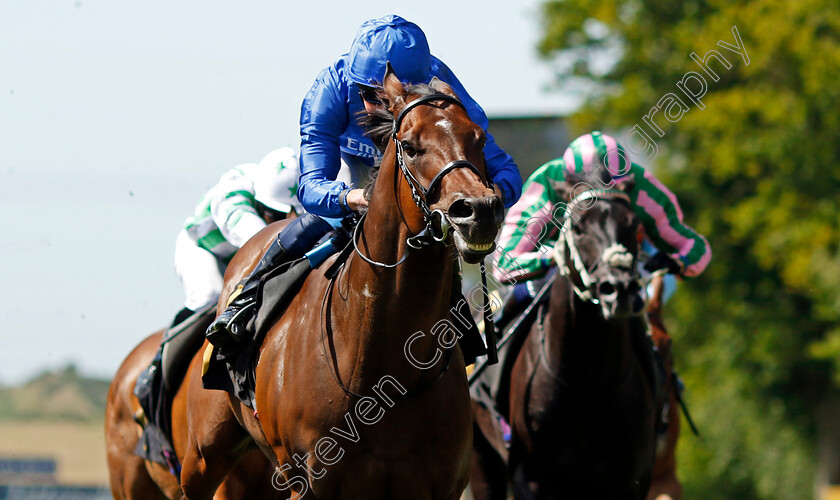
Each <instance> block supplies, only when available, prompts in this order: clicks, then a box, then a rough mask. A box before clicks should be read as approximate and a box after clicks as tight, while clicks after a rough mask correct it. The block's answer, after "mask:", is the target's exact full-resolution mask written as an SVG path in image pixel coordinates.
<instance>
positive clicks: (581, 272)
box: [553, 189, 630, 304]
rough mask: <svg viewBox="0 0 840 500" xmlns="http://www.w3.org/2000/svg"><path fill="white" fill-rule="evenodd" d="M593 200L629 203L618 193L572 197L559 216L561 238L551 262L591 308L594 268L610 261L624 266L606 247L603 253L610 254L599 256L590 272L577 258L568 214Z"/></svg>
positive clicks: (598, 191) (596, 192)
mask: <svg viewBox="0 0 840 500" xmlns="http://www.w3.org/2000/svg"><path fill="white" fill-rule="evenodd" d="M593 199H594V200H595V201H596V202H597V201H599V200H621V201H624V202H625V203H628V204H629V203H630V197H629V196H627V194H625V193H623V192H621V191H618V190H616V189H589V190H587V191H584V192H583V193H581V194H579V195H577V196H575V197H574V198H573V199H572V200H571V201H570V202H569V206H568V207H567V208H566V212H565V214H564V215H563V227H562V229H561V230H560V232H561V235H560V238H559V239H558V240H557V244H556V245H555V246H554V254H553V257H554V261H555V262H556V263H557V267H558V268H559V270H560V275H561V276H566V277H568V278H569V281H570V282H571V283H572V288H574V290H575V294H577V296H578V297H580V300H582V301H584V302H592V303H593V304H598V303H599V302H598V299H596V298H595V297H594V295H593V293H592V285H594V284H595V280H593V279H592V274H593V273H594V272H595V271H596V270H597V269H598V266H599V265H600V264H601V262H602V261H605V262H607V263H610V264H611V263H612V261H618V262H622V263H623V262H624V261H625V260H626V259H624V258H623V256H621V255H617V252H615V249H614V248H613V247H610V248H609V249H607V250H610V255H606V253H607V252H605V255H603V256H602V257H603V258H602V259H598V260H597V261H596V262H595V264H593V266H592V269H588V268H587V267H586V264H584V262H583V259H582V258H581V257H580V251H579V250H578V248H577V245H575V238H574V236H573V235H572V231H571V229H572V217H571V214H572V211H573V210H574V209H575V208H577V206H578V205H580V204H581V203H582V202H584V201H589V200H593ZM566 250H568V251H569V256H570V257H571V260H572V262H571V267H570V266H569V262H568V261H567V259H566ZM572 268H574V270H575V271H576V272H577V274H578V276H579V277H580V281H581V283H580V286H578V284H577V283H575V280H574V279H572V276H571V271H572Z"/></svg>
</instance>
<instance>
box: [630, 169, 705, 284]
mask: <svg viewBox="0 0 840 500" xmlns="http://www.w3.org/2000/svg"><path fill="white" fill-rule="evenodd" d="M631 168H632V169H633V171H634V177H635V179H636V185H635V187H634V190H637V194H636V198H635V205H636V211H637V213H638V214H639V216H640V217H639V218H640V219H641V221H642V224H643V225H644V228H645V234H646V235H647V236H648V238H650V240H651V241H652V242H653V244H654V245H655V246H656V248H657V249H658V250H659V251H660V252H664V253H665V254H666V255H667V256H668V257H670V258H671V259H672V260H673V261H674V262H676V263H677V264H678V266H679V268H680V269H679V273H678V274H679V275H680V276H681V277H683V278H693V277H695V276H698V275H700V274H701V273H702V272H703V271H704V270H705V269H706V266H707V265H708V263H709V261H710V260H711V258H712V250H711V247H710V246H709V242H708V241H707V240H706V238H705V237H703V235H701V234H700V233H698V232H697V231H695V230H694V229H692V228H691V227H690V226H688V225H687V224H685V222H683V213H682V210H681V209H680V206H679V203H678V202H677V197H676V196H674V194H673V193H672V192H671V191H670V190H669V189H668V188H667V187H665V185H664V184H662V182H660V181H659V180H658V179H657V178H656V177H654V175H653V174H652V173H651V172H650V171H647V170H644V169H642V168H641V167H639V166H637V165H635V164H634V165H632V167H631Z"/></svg>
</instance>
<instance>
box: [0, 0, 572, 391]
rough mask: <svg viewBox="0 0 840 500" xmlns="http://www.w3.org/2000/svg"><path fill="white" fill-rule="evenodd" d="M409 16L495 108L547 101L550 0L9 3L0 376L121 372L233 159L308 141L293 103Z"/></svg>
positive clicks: (167, 312)
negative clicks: (183, 240)
mask: <svg viewBox="0 0 840 500" xmlns="http://www.w3.org/2000/svg"><path fill="white" fill-rule="evenodd" d="M389 13H396V14H399V15H402V16H403V17H405V18H407V19H409V20H411V21H414V22H416V23H417V24H418V25H420V26H421V27H422V28H423V30H424V31H425V32H426V35H427V38H428V40H429V45H430V47H431V50H432V53H434V54H435V55H436V56H438V57H440V58H441V59H443V60H444V61H445V62H446V63H447V64H448V65H449V66H450V68H452V70H453V71H454V72H455V74H456V75H458V77H459V79H460V80H461V82H462V83H463V84H464V86H465V87H466V88H467V89H468V91H469V92H470V94H471V95H472V96H473V97H474V98H475V99H476V101H478V102H479V103H480V104H481V105H482V106H483V107H484V108H485V110H486V111H487V113H488V115H490V116H491V117H492V116H500V115H504V116H509V115H533V114H537V115H552V114H558V113H562V112H565V111H568V110H569V109H570V107H571V106H572V104H571V103H572V102H573V100H572V99H570V98H569V96H564V95H561V94H560V93H558V92H547V90H546V89H547V87H549V86H550V84H551V81H552V77H551V68H550V65H549V64H548V63H546V62H544V61H540V60H538V58H537V56H536V50H535V44H536V41H537V39H538V37H539V11H538V1H537V0H524V1H521V2H510V1H501V0H485V1H481V2H478V1H468V2H460V1H455V2H453V1H438V0H431V1H425V2H394V1H392V2H384V1H380V0H366V1H365V2H344V1H329V2H319V1H314V2H279V1H274V2H269V1H259V2H258V1H241V2H233V1H230V0H228V1H223V0H203V1H200V2H199V1H197V0H189V1H180V2H164V1H160V0H151V1H146V2H104V1H91V0H78V1H46V0H27V1H26V2H2V3H0V213H2V218H0V221H2V222H0V248H2V258H1V259H0V277H2V281H1V282H2V286H0V304H2V305H0V342H1V343H2V345H0V383H5V384H9V383H17V382H20V381H21V380H24V379H26V378H27V377H30V376H32V375H33V374H35V373H37V372H38V371H39V370H41V369H44V368H51V367H55V366H59V365H61V364H64V363H67V362H71V361H72V362H75V363H77V364H78V365H79V366H80V368H81V369H82V370H83V371H84V372H86V373H89V374H94V375H99V376H106V377H109V376H111V375H112V374H113V373H114V371H115V370H116V368H117V367H118V366H119V363H120V362H121V361H122V359H123V357H125V355H126V354H127V353H128V352H129V351H130V350H131V349H132V347H133V346H134V345H135V344H136V343H137V342H139V341H140V340H141V339H142V338H143V337H145V336H146V335H148V334H150V333H151V332H153V331H155V330H157V329H159V328H161V327H163V326H165V325H166V324H168V323H169V322H170V321H171V318H172V316H173V315H174V314H175V312H177V311H178V310H179V309H180V308H181V307H182V302H183V296H182V291H181V287H180V284H179V283H178V280H177V278H176V276H175V273H174V271H173V262H172V261H173V249H174V242H175V236H176V235H177V233H178V230H179V228H180V227H181V224H182V222H183V221H184V219H185V218H186V217H187V215H189V214H190V213H191V211H192V210H193V208H194V206H195V204H196V203H197V202H198V199H199V198H200V197H201V195H202V194H203V193H204V191H205V190H206V189H207V188H209V187H210V186H212V185H213V184H214V183H215V181H216V180H217V179H218V177H219V176H220V175H221V174H222V173H223V172H224V171H225V170H227V169H228V168H230V167H232V166H234V165H236V164H239V163H245V162H252V161H258V160H259V159H261V158H262V156H263V155H264V154H265V153H267V152H268V151H270V150H272V149H274V148H276V147H279V146H284V145H290V146H295V147H296V146H297V144H298V129H297V122H298V115H299V109H300V102H301V99H302V98H303V95H304V93H305V92H306V91H307V89H308V88H309V86H310V85H311V83H312V81H313V80H314V78H315V76H316V75H317V73H318V72H319V71H320V70H321V69H322V68H323V67H325V66H326V65H328V64H329V63H330V62H332V60H333V59H334V58H335V57H337V56H338V55H339V54H342V53H344V52H346V51H347V49H348V48H349V46H350V42H351V41H352V39H353V36H354V35H355V33H356V30H357V28H358V26H359V25H360V24H361V23H362V22H363V21H365V20H366V19H370V18H373V17H379V16H382V15H385V14H389Z"/></svg>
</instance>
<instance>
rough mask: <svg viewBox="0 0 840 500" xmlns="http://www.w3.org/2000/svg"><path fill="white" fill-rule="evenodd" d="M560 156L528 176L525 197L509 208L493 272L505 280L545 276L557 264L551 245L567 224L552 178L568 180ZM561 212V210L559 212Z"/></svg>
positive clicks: (517, 280)
mask: <svg viewBox="0 0 840 500" xmlns="http://www.w3.org/2000/svg"><path fill="white" fill-rule="evenodd" d="M563 170H564V162H563V160H562V159H557V160H554V161H551V162H548V163H546V164H545V165H543V166H541V167H540V168H538V169H537V170H536V171H535V172H534V173H533V174H531V176H530V177H529V178H528V180H527V182H526V183H525V186H524V192H523V193H522V197H521V198H520V199H519V201H518V202H516V204H514V206H513V207H511V209H510V210H509V211H508V213H507V215H506V217H505V223H504V225H503V226H502V231H501V235H500V237H499V251H498V252H497V253H496V256H495V262H494V264H495V265H494V266H493V275H494V277H495V278H496V279H497V280H499V281H500V282H501V283H505V284H508V283H519V282H522V281H527V280H530V279H534V278H538V277H540V276H542V275H543V274H544V273H545V272H546V270H547V269H548V268H550V267H551V266H552V265H553V260H552V254H551V248H552V247H553V246H554V243H556V241H557V238H558V236H559V234H560V231H559V228H560V227H562V225H563V220H562V218H563V214H562V211H558V210H555V209H556V208H560V206H559V205H558V203H559V202H560V199H559V197H558V195H557V192H556V191H555V190H554V188H553V187H552V185H551V180H555V181H560V180H563V179H564V173H563ZM555 212H557V213H555Z"/></svg>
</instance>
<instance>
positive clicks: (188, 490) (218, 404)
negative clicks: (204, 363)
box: [173, 360, 254, 500]
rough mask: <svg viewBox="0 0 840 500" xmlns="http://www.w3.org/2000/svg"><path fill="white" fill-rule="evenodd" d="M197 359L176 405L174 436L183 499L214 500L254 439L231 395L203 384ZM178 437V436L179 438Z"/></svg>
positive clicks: (176, 399) (174, 406)
mask: <svg viewBox="0 0 840 500" xmlns="http://www.w3.org/2000/svg"><path fill="white" fill-rule="evenodd" d="M200 371H201V370H200V364H199V363H197V362H196V361H195V360H194V361H193V363H192V365H191V366H190V370H189V372H188V373H187V378H186V380H185V385H187V386H188V387H187V390H186V391H184V390H181V391H179V392H178V395H177V396H176V398H175V402H174V404H173V437H175V448H176V451H178V455H179V456H181V457H183V458H182V459H181V489H182V491H183V495H184V496H183V498H185V499H186V498H189V499H190V500H203V499H206V500H210V499H211V498H213V495H214V493H215V492H216V490H217V489H218V488H219V485H220V484H221V483H222V481H224V479H225V477H226V476H227V475H228V473H229V472H230V471H231V470H232V469H233V468H234V467H235V466H236V464H237V463H238V462H239V460H240V459H241V458H242V456H243V455H244V454H245V452H246V451H248V450H249V449H251V448H253V446H254V444H253V440H252V439H251V436H250V435H249V434H248V432H247V431H246V430H245V429H243V428H242V426H241V425H240V424H239V422H238V420H237V419H236V415H235V414H234V413H233V411H232V410H231V407H230V401H229V398H228V394H227V393H226V392H223V391H209V390H205V389H204V388H203V387H202V383H201V375H200ZM176 436H177V437H176Z"/></svg>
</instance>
